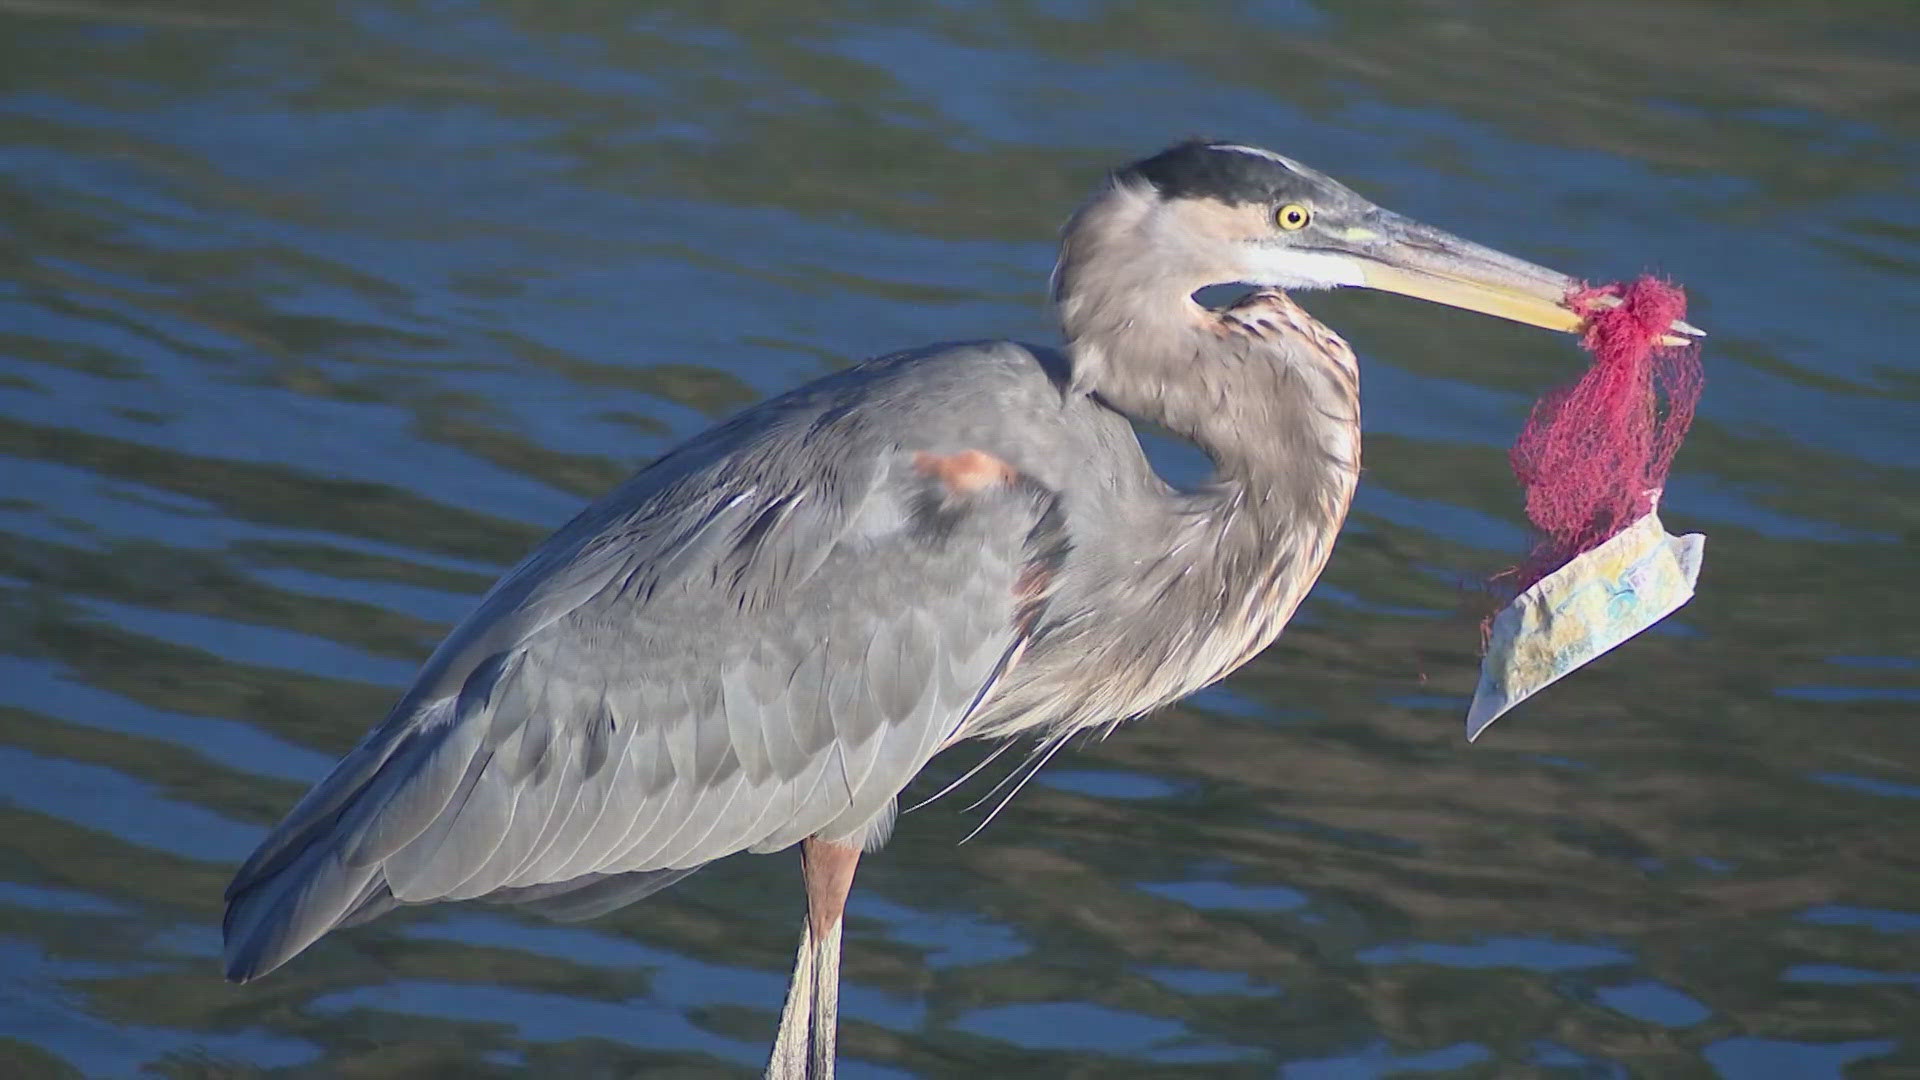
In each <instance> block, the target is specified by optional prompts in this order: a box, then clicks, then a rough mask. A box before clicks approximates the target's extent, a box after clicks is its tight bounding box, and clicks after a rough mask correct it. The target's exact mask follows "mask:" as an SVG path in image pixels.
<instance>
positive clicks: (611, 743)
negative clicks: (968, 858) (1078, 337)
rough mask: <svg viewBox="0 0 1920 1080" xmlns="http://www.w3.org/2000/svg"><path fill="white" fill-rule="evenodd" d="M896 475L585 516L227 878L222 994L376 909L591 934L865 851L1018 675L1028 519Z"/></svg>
mask: <svg viewBox="0 0 1920 1080" xmlns="http://www.w3.org/2000/svg"><path fill="white" fill-rule="evenodd" d="M824 423H825V421H816V423H815V424H814V426H813V427H811V428H809V429H808V430H807V435H808V437H814V436H817V435H818V434H819V433H820V432H821V431H822V430H825V429H824V428H823V427H822V425H823V424H824ZM910 460H911V458H910V456H909V455H907V454H906V453H905V452H904V451H902V450H900V449H899V448H898V444H892V445H891V446H887V447H883V448H877V449H875V450H874V451H873V452H871V453H870V454H868V455H867V456H866V457H864V458H863V457H858V456H849V457H848V459H847V460H845V461H843V462H841V467H839V468H835V469H831V470H826V471H824V472H823V473H821V474H820V476H818V477H816V478H813V479H811V480H809V481H807V482H802V483H795V482H792V481H790V480H788V481H785V482H782V477H781V476H779V475H778V472H779V470H778V468H776V466H775V465H774V464H772V463H766V464H765V469H766V472H765V473H764V474H762V475H758V476H745V477H735V478H734V479H733V481H732V482H731V483H719V484H711V481H712V479H713V478H712V477H710V476H704V475H703V474H699V472H698V470H691V471H689V470H688V469H685V468H681V469H680V471H679V473H676V472H675V470H674V468H669V467H666V466H662V468H663V469H664V473H663V478H658V479H656V480H655V481H654V483H653V484H652V485H651V486H649V485H647V484H643V483H641V482H640V481H641V480H645V479H646V478H647V477H648V475H649V474H648V473H642V474H641V477H640V478H637V480H636V481H635V482H634V483H633V484H630V485H629V487H628V488H627V489H623V491H622V492H618V493H616V495H615V496H614V497H611V498H610V499H609V500H608V501H607V502H606V503H603V504H601V505H598V506H596V507H595V508H591V509H589V510H588V511H587V512H585V513H583V514H582V515H581V517H580V518H578V519H576V521H575V522H574V523H573V524H571V525H569V526H568V528H567V529H563V530H562V531H561V533H559V534H557V535H556V537H555V538H554V539H553V540H552V541H550V542H549V543H548V544H547V545H545V546H543V548H542V549H541V550H539V551H537V552H535V553H534V554H533V555H531V556H529V558H528V559H527V560H526V561H524V562H523V563H522V564H521V565H520V566H519V567H517V568H515V570H514V571H512V572H510V573H509V574H508V576H507V577H506V578H504V579H503V580H502V581H501V583H500V584H499V585H497V586H496V587H495V588H494V589H493V590H492V591H491V592H490V593H489V594H488V595H487V597H486V598H484V599H483V601H482V603H481V606H480V608H479V610H478V611H477V612H476V613H475V615H474V616H473V617H471V618H470V619H468V620H467V622H465V623H463V624H462V625H461V627H459V628H458V629H456V630H455V631H454V633H453V634H451V635H450V636H449V638H448V640H447V641H446V642H445V643H444V644H443V645H442V646H441V647H440V648H439V649H438V650H436V652H435V653H434V656H433V657H432V658H430V659H429V661H428V663H427V665H426V667H425V668H423V670H422V672H421V675H420V678H419V680H418V682H417V683H416V685H415V687H414V688H413V690H411V691H409V693H408V695H407V696H406V697H405V698H403V699H402V701H401V703H400V705H399V706H396V709H395V711H394V713H393V714H392V715H390V716H389V718H388V720H387V721H386V723H385V724H383V725H382V726H381V727H380V728H379V729H376V730H375V732H373V733H371V734H370V735H369V737H368V738H367V739H366V740H363V742H362V744H361V746H360V747H357V748H356V749H355V751H354V752H353V753H352V754H350V755H349V756H348V757H347V758H346V759H345V760H343V761H342V763H341V764H340V765H339V766H338V767H337V768H336V770H335V771H334V773H332V774H331V775H330V776H328V777H327V778H326V779H325V780H323V781H322V782H321V783H320V784H319V785H317V786H316V788H315V789H314V791H313V792H311V793H309V795H308V796H307V798H306V799H304V800H302V802H301V804H300V805H299V806H298V807H297V808H296V809H295V811H294V812H293V813H292V814H291V815H290V816H289V817H288V819H287V820H286V821H285V822H283V823H282V824H281V825H280V826H279V827H278V828H277V829H276V830H274V832H273V833H272V834H271V835H270V836H269V837H268V839H267V841H266V842H265V843H263V844H262V846H261V848H260V850H259V851H258V852H256V853H255V855H254V857H253V858H252V859H250V860H249V861H248V863H247V865H246V866H245V867H244V868H243V869H242V870H241V872H240V874H239V876H238V877H237V878H236V880H235V882H234V884H233V887H232V888H231V889H230V890H229V900H230V906H229V910H228V917H227V931H228V935H227V936H228V967H229V974H230V976H232V977H235V978H242V979H244V978H250V977H253V976H255V975H258V974H261V973H263V972H265V971H268V970H271V969H272V968H273V967H276V966H278V965H279V964H280V963H282V962H284V961H285V960H286V959H287V958H288V957H290V956H291V955H293V953H295V952H298V951H299V950H300V949H302V948H304V947H305V946H306V945H307V944H309V943H311V942H312V941H313V940H314V939H315V938H317V937H318V936H319V935H320V934H322V933H324V932H325V931H326V930H327V929H329V928H331V927H332V926H333V925H336V924H337V923H339V922H340V921H342V920H343V919H346V918H349V917H353V916H354V915H355V914H356V913H365V912H368V911H376V910H379V909H382V908H383V907H385V906H391V905H392V904H394V903H423V902H428V901H433V900H443V899H469V898H474V897H481V896H488V895H495V894H497V895H499V896H500V897H502V898H505V899H513V898H515V897H521V898H524V899H526V900H528V901H534V900H539V901H541V902H550V903H549V904H548V906H552V907H559V908H569V909H571V910H590V909H597V905H598V904H599V903H600V902H602V901H605V900H607V899H608V898H618V897H620V896H625V895H639V894H640V893H641V892H644V891H648V890H650V889H651V888H656V887H659V885H661V884H664V883H665V881H667V880H669V879H671V878H672V876H673V875H679V874H682V873H684V872H691V869H692V868H694V867H697V866H699V865H702V864H704V863H706V862H708V861H711V860H713V859H716V858H719V857H721V856H723V855H726V854H730V853H732V852H736V851H742V850H751V851H770V850H777V849H778V848H780V847H784V846H786V845H789V844H791V843H794V842H796V841H797V840H799V839H802V838H804V837H806V836H809V835H815V834H820V835H823V836H826V837H828V838H830V839H848V840H850V841H856V842H866V843H878V842H879V840H880V839H882V838H883V837H884V834H885V832H886V830H887V829H888V828H889V827H890V824H891V820H892V815H893V813H894V800H895V796H896V795H897V793H898V792H899V790H900V789H901V788H902V787H903V786H904V785H905V784H906V783H907V781H908V780H910V779H911V778H912V776H913V775H914V774H915V773H916V772H918V771H919V769H920V768H921V767H922V766H923V765H924V764H925V763H926V761H927V759H928V758H929V757H931V756H932V755H933V754H934V753H937V752H938V751H939V750H940V749H941V748H943V747H944V746H945V745H947V744H948V743H949V742H950V741H951V739H952V738H953V736H954V734H955V732H956V731H957V730H958V728H959V726H960V724H961V723H962V722H963V721H964V719H965V718H966V716H967V714H968V712H969V711H970V710H971V709H972V708H974V707H975V706H976V705H977V704H978V703H979V701H980V699H981V698H982V697H983V696H984V694H985V693H986V692H987V691H988V689H989V688H990V687H991V685H992V683H993V681H994V680H995V678H997V676H998V675H999V673H1000V671H1001V669H1002V668H1003V667H1004V665H1005V663H1006V662H1007V659H1008V658H1009V657H1010V656H1012V655H1015V653H1016V652H1017V649H1016V645H1017V642H1018V640H1019V635H1020V633H1021V632H1022V631H1021V629H1020V626H1019V625H1018V624H1019V622H1020V620H1019V619H1018V618H1017V616H1018V606H1017V605H1018V597H1017V591H1018V582H1019V580H1020V574H1021V570H1022V568H1023V566H1025V565H1026V563H1027V562H1028V561H1030V560H1031V559H1032V558H1033V552H1034V550H1035V545H1034V538H1033V535H1032V533H1033V531H1034V530H1035V529H1036V528H1037V527H1039V525H1040V524H1041V523H1042V522H1043V521H1045V520H1047V519H1048V518H1047V511H1048V510H1049V509H1050V507H1051V505H1052V504H1051V503H1049V500H1050V499H1051V495H1050V493H1048V492H1046V491H1044V490H1042V489H1038V487H1037V485H1033V484H1030V483H1028V484H1012V485H1005V486H1002V487H1000V488H996V489H994V490H990V491H985V492H969V493H968V498H966V499H964V500H959V501H958V502H956V499H955V498H954V496H953V493H952V492H951V491H942V490H939V489H938V480H937V479H930V478H928V477H926V476H924V475H921V474H920V473H918V472H916V471H915V470H914V469H913V468H912V467H911V465H910V464H908V463H909V462H910ZM676 476H678V477H679V479H680V480H681V481H685V482H684V483H679V482H678V481H676V480H675V477H676ZM693 479H701V480H703V481H704V482H706V483H708V484H709V485H710V486H708V487H701V486H698V485H695V484H693V483H692V480H693ZM676 483H677V484H678V486H676ZM1054 517H1055V520H1057V515H1055V516H1054ZM569 896H571V897H573V899H572V900H571V901H568V900H567V899H566V898H567V897H569Z"/></svg>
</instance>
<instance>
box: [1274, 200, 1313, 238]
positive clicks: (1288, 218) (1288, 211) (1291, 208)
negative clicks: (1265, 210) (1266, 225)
mask: <svg viewBox="0 0 1920 1080" xmlns="http://www.w3.org/2000/svg"><path fill="white" fill-rule="evenodd" d="M1312 220H1313V215H1312V214H1309V213H1307V208H1306V207H1304V206H1301V205H1300V204H1299V203H1288V204H1287V205H1285V206H1283V207H1281V208H1280V209H1278V210H1275V211H1274V212H1273V223H1274V224H1275V225H1278V226H1280V227H1281V228H1283V229H1285V230H1287V231H1288V232H1292V231H1293V230H1295V229H1304V228H1306V227H1307V222H1309V221H1312Z"/></svg>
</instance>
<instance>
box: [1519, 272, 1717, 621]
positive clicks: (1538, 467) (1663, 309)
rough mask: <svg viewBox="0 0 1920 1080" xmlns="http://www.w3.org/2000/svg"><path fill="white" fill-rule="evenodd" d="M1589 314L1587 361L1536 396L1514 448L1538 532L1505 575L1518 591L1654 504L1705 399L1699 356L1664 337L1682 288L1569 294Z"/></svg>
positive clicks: (1610, 288) (1683, 301)
mask: <svg viewBox="0 0 1920 1080" xmlns="http://www.w3.org/2000/svg"><path fill="white" fill-rule="evenodd" d="M1568 303H1569V304H1571V305H1572V307H1573V308H1574V310H1575V311H1577V312H1579V313H1580V314H1581V315H1583V316H1585V317H1586V318H1587V329H1586V335H1585V338H1584V340H1583V342H1582V344H1583V345H1584V346H1585V347H1586V349H1587V351H1588V352H1589V353H1592V354H1593V366H1592V367H1590V368H1588V369H1587V373H1586V374H1585V375H1583V376H1581V377H1580V381H1579V382H1576V383H1574V384H1573V385H1572V386H1565V387H1561V388H1559V389H1557V390H1554V391H1552V392H1550V393H1548V394H1547V395H1546V396H1545V397H1543V398H1541V399H1540V400H1539V401H1538V402H1537V403H1535V405H1534V407H1533V413H1532V415H1530V416H1528V417H1527V426H1526V429H1525V430H1523V431H1522V432H1521V433H1520V439H1519V441H1518V442H1516V443H1515V444H1514V446H1513V452H1512V455H1511V457H1512V461H1513V473H1514V475H1515V476H1516V477H1518V478H1519V480H1520V484H1521V486H1522V487H1524V488H1525V489H1526V492H1527V517H1528V518H1529V519H1531V520H1532V522H1533V525H1534V528H1535V529H1537V530H1539V533H1540V538H1539V541H1538V542H1537V543H1536V545H1535V546H1534V549H1533V552H1532V553H1531V554H1530V555H1529V556H1528V558H1527V561H1526V562H1525V563H1524V564H1523V565H1521V566H1520V567H1519V568H1518V570H1517V571H1516V574H1517V579H1516V580H1514V581H1510V582H1506V583H1505V584H1507V585H1508V586H1510V587H1511V588H1512V589H1514V591H1515V592H1520V591H1524V590H1525V589H1527V588H1528V587H1529V586H1531V585H1532V584H1533V583H1535V582H1537V581H1539V580H1540V579H1541V578H1543V577H1546V576H1547V575H1548V574H1551V573H1553V572H1554V571H1555V570H1558V569H1559V568H1560V567H1561V566H1564V565H1565V564H1566V562H1567V560H1569V559H1571V558H1573V557H1574V556H1575V555H1578V554H1580V553H1581V552H1583V551H1588V550H1591V549H1592V548H1595V547H1597V546H1599V545H1600V544H1601V543H1603V542H1604V541H1606V540H1607V539H1608V538H1610V537H1612V536H1613V535H1614V534H1616V533H1618V532H1620V530H1622V529H1624V528H1626V527H1627V526H1628V525H1631V524H1633V523H1634V522H1635V521H1638V520H1639V519H1640V518H1642V517H1644V516H1645V515H1646V514H1648V513H1649V512H1651V511H1652V510H1653V509H1654V506H1655V505H1656V504H1657V503H1658V501H1659V498H1660V489H1661V487H1662V486H1663V485H1664V484H1665V483H1666V479H1667V469H1668V468H1669V467H1670V466H1671V465H1672V464H1673V455H1674V452H1675V451H1676V450H1678V449H1680V440H1681V438H1682V437H1683V436H1684V435H1686V433H1687V426H1688V425H1689V424H1691V423H1692V422H1693V409H1694V405H1695V403H1697V402H1698V401H1699V399H1700V384H1701V374H1700V357H1699V350H1698V349H1696V348H1694V347H1693V346H1681V347H1667V346H1662V345H1661V344H1660V338H1661V336H1662V335H1664V334H1667V333H1669V330H1668V327H1670V326H1671V325H1672V324H1673V321H1674V320H1675V319H1679V318H1684V317H1685V315H1686V310H1687V297H1686V294H1685V293H1683V292H1681V291H1680V289H1679V288H1678V287H1676V286H1673V285H1669V284H1667V283H1666V282H1664V281H1660V280H1658V279H1656V278H1651V277H1643V278H1641V279H1640V280H1638V281H1635V282H1633V283H1632V284H1630V285H1620V284H1613V285H1603V286H1600V287H1598V288H1588V289H1583V290H1582V291H1580V292H1578V293H1575V294H1574V295H1573V296H1571V297H1569V298H1568Z"/></svg>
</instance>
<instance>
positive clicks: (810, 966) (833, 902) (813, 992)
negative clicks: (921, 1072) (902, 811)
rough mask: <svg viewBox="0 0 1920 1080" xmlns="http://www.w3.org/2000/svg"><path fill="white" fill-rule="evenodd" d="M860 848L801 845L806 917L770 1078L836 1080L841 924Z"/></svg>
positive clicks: (817, 842) (809, 840)
mask: <svg viewBox="0 0 1920 1080" xmlns="http://www.w3.org/2000/svg"><path fill="white" fill-rule="evenodd" d="M859 863H860V849H859V848H857V847H854V846H852V845H849V844H835V843H830V842H828V841H825V840H821V839H818V838H816V837H808V838H807V839H806V840H804V841H802V842H801V845H800V870H801V875H802V876H803V877H804V878H805V879H806V884H807V919H806V922H805V924H804V925H802V927H801V928H800V951H799V955H797V956H796V957H794V961H793V980H792V981H791V982H790V983H788V984H787V1003H786V1006H785V1007H784V1008H783V1009H781V1011H780V1033H779V1034H778V1035H777V1036H775V1037H774V1042H773V1055H772V1057H771V1058H770V1059H769V1060H768V1061H767V1073H766V1080H832V1078H833V1056H834V1044H835V1041H836V1037H837V1036H838V1034H839V1024H840V928H841V922H842V916H843V915H844V914H845V912H846V908H847V893H848V892H849V891H850V890H851V889H852V888H853V871H854V868H855V867H857V866H858V865H859Z"/></svg>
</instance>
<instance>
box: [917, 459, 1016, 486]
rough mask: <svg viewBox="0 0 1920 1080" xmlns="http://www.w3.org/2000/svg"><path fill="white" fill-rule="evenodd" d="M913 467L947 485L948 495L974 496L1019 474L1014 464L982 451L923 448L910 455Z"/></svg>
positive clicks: (1009, 481)
mask: <svg viewBox="0 0 1920 1080" xmlns="http://www.w3.org/2000/svg"><path fill="white" fill-rule="evenodd" d="M913 467H914V468H915V469H918V470H919V471H920V473H921V474H922V475H924V476H930V477H932V478H934V479H935V480H938V481H940V483H941V484H942V485H943V486H945V487H946V489H947V494H949V495H975V494H978V493H980V492H982V491H985V490H986V489H988V488H991V487H1000V486H1002V485H1005V484H1011V483H1013V481H1014V479H1015V478H1016V477H1017V476H1018V475H1019V474H1018V473H1016V472H1015V471H1014V468H1013V466H1011V465H1009V464H1007V463H1006V462H1004V461H1002V460H1000V459H999V458H997V457H994V456H993V455H992V454H989V453H987V452H986V451H984V450H962V451H960V452H958V453H954V454H933V453H928V452H927V451H925V450H922V451H920V452H919V453H916V454H914V455H913Z"/></svg>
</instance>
